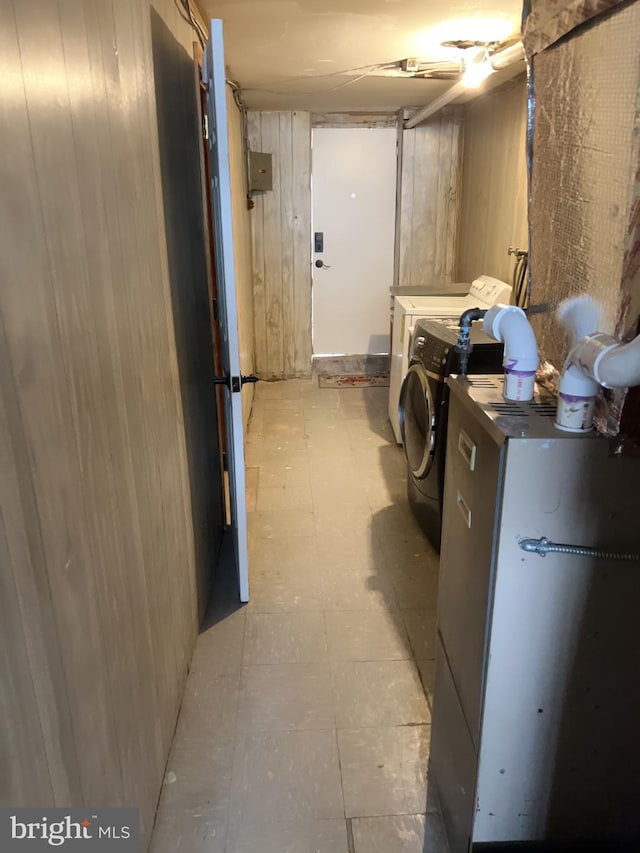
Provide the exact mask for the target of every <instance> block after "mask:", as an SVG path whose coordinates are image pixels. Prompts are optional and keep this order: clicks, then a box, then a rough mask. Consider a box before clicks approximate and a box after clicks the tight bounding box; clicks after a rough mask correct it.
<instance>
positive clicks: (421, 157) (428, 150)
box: [411, 118, 441, 287]
mask: <svg viewBox="0 0 640 853" xmlns="http://www.w3.org/2000/svg"><path fill="white" fill-rule="evenodd" d="M415 130H416V149H415V158H414V164H413V211H412V231H413V238H412V248H411V281H412V282H414V283H416V284H421V285H422V286H423V287H425V286H428V285H429V284H431V283H432V282H433V283H434V284H435V283H436V280H435V268H434V263H435V252H436V248H435V247H436V243H437V241H438V240H439V239H441V234H440V233H439V232H438V230H437V227H436V226H437V225H438V221H437V216H436V214H437V206H438V165H439V156H440V139H441V122H440V119H439V118H436V119H434V120H432V121H428V122H426V123H425V124H421V125H419V126H418V127H416V129H415ZM438 284H440V282H438Z"/></svg>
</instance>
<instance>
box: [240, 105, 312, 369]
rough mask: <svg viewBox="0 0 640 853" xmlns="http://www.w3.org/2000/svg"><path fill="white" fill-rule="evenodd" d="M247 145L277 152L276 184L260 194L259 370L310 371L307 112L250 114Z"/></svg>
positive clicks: (256, 245) (256, 260) (256, 264)
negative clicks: (271, 188) (268, 190)
mask: <svg viewBox="0 0 640 853" xmlns="http://www.w3.org/2000/svg"><path fill="white" fill-rule="evenodd" d="M249 146H250V148H251V150H253V151H264V152H269V153H271V154H272V155H273V190H272V191H270V192H265V193H256V194H255V195H254V202H255V208H254V209H253V211H252V220H253V226H252V234H253V300H254V330H255V364H256V372H257V374H258V375H259V376H260V377H261V378H262V379H284V378H289V377H294V376H309V375H310V373H311V197H310V183H311V121H310V115H309V113H305V112H292V113H288V112H262V113H260V112H250V113H249Z"/></svg>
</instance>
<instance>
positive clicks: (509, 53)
mask: <svg viewBox="0 0 640 853" xmlns="http://www.w3.org/2000/svg"><path fill="white" fill-rule="evenodd" d="M522 59H524V45H523V44H522V42H521V41H517V42H516V43H515V44H511V45H509V47H505V48H504V50H499V51H498V52H497V53H494V54H492V56H491V57H490V58H489V62H490V63H491V67H492V68H493V69H494V70H495V71H498V70H500V69H502V68H507V66H509V65H513V64H514V63H515V62H520V61H521V60H522ZM468 92H469V89H468V88H467V86H466V85H465V84H464V83H463V82H462V81H460V80H459V81H458V82H457V83H454V84H453V86H450V87H449V88H448V89H447V90H446V92H443V93H442V94H441V95H440V97H438V98H436V99H435V101H432V102H431V103H430V104H428V105H427V106H426V107H423V109H421V110H418V112H417V113H415V115H412V116H411V118H409V119H407V120H406V121H405V123H404V129H405V130H411V128H412V127H415V126H416V125H418V124H422V122H423V121H426V120H427V119H428V118H430V117H431V116H432V115H434V113H437V112H438V111H439V110H441V109H442V108H443V107H446V106H447V105H448V104H450V103H451V102H452V101H455V99H456V98H459V97H460V95H463V94H465V93H467V94H468Z"/></svg>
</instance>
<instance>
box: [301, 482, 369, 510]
mask: <svg viewBox="0 0 640 853" xmlns="http://www.w3.org/2000/svg"><path fill="white" fill-rule="evenodd" d="M311 493H312V496H313V507H314V509H315V510H322V509H331V508H332V507H335V506H338V505H346V506H361V507H363V508H365V509H366V510H367V515H369V501H368V499H367V493H366V492H365V490H364V488H363V487H362V483H361V482H359V481H358V480H355V479H354V480H351V481H348V482H339V483H335V482H334V483H331V482H324V483H317V482H314V483H312V485H311Z"/></svg>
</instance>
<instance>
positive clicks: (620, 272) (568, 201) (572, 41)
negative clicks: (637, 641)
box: [530, 3, 640, 433]
mask: <svg viewBox="0 0 640 853" xmlns="http://www.w3.org/2000/svg"><path fill="white" fill-rule="evenodd" d="M638 32H640V4H637V3H634V4H631V5H628V6H621V7H619V8H618V9H617V10H615V11H613V12H611V13H608V14H606V15H602V16H600V17H598V18H595V19H593V20H592V22H590V23H587V24H585V25H583V26H582V27H581V28H579V29H577V30H575V31H574V32H573V33H572V35H571V36H570V37H569V38H565V39H563V40H560V41H558V42H557V43H556V44H554V45H553V46H551V47H549V48H548V49H546V50H543V51H542V52H541V53H538V54H536V55H535V56H534V57H533V63H532V65H533V75H534V78H533V79H534V93H535V104H534V129H533V166H532V182H531V204H530V228H531V256H530V263H531V282H532V301H533V302H534V303H549V304H550V306H551V308H553V307H555V305H557V303H558V302H560V301H561V300H562V299H564V298H566V297H568V296H572V295H576V294H578V293H585V292H586V293H589V294H590V295H591V296H593V297H594V299H596V300H597V301H598V302H600V303H601V305H602V306H603V309H604V311H603V319H602V322H601V324H600V327H601V331H605V332H609V333H611V334H614V333H615V334H616V335H618V336H619V337H620V338H628V337H632V336H633V335H634V334H635V330H636V327H637V324H638V317H639V315H640V276H639V274H638V263H637V260H636V262H635V263H634V262H633V258H634V257H635V258H636V259H637V255H638V251H637V247H636V248H635V249H634V246H635V244H636V240H637V227H638V224H637V217H638V183H637V176H638V167H639V165H640V111H639V109H638V107H639V104H640V99H639V95H638V93H639V91H640V41H639V40H638V38H637V33H638ZM533 322H534V326H535V329H536V334H537V336H538V342H539V344H540V348H541V352H542V354H543V356H544V357H545V358H546V359H547V360H548V361H550V362H551V363H552V365H553V366H554V367H555V368H556V369H561V367H562V364H563V362H564V359H565V357H566V354H567V351H568V341H567V339H566V336H565V334H564V332H563V330H562V329H561V328H560V327H559V325H558V324H557V323H556V321H555V319H554V317H553V311H552V310H550V311H549V312H547V313H545V314H543V315H539V316H538V317H536V318H535V319H534V321H533ZM621 401H622V397H621V396H620V397H618V398H614V397H613V395H609V398H608V400H605V401H604V402H605V405H604V406H603V407H602V408H601V410H600V420H599V426H600V428H601V429H603V430H606V431H608V432H609V433H615V432H616V431H617V428H618V423H619V419H620V411H619V405H620V403H621Z"/></svg>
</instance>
